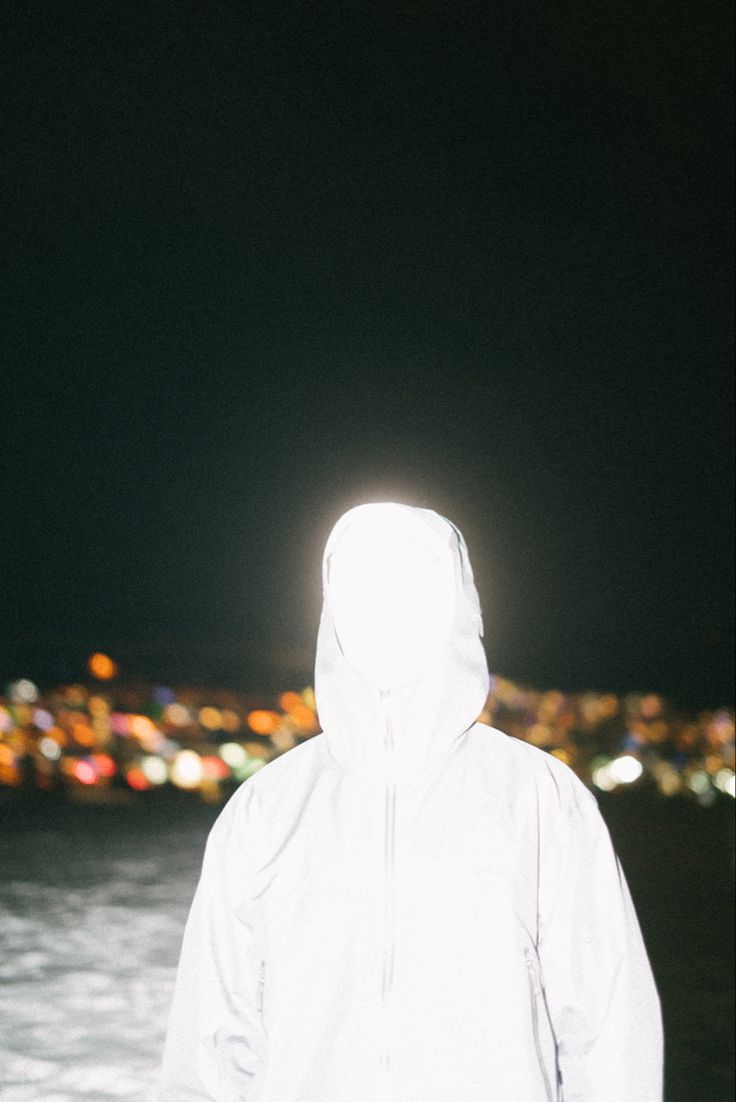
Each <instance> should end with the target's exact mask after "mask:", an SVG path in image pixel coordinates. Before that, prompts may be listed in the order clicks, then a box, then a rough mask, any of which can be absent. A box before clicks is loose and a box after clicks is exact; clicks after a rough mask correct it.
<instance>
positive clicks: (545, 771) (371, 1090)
mask: <svg viewBox="0 0 736 1102" xmlns="http://www.w3.org/2000/svg"><path fill="white" fill-rule="evenodd" d="M323 592H324V604H323V611H322V618H321V622H320V629H319V637H318V642H317V656H316V670H315V674H316V679H315V689H316V696H317V708H318V712H319V718H320V722H321V725H322V728H323V732H322V734H319V735H317V736H316V737H314V738H311V739H309V740H307V741H305V742H304V743H302V744H301V745H299V746H297V747H295V748H294V749H293V750H290V751H288V753H285V754H283V755H282V756H281V757H279V758H277V759H275V760H274V761H272V762H271V763H269V764H268V765H267V766H265V768H263V769H262V770H260V771H259V772H258V773H256V774H254V776H253V777H251V778H250V779H249V780H247V781H246V782H244V783H243V784H242V785H241V786H240V788H239V789H238V790H237V791H236V792H235V793H234V794H233V796H232V797H231V798H230V800H229V801H228V802H227V804H226V805H225V807H224V808H223V810H222V812H221V813H220V816H219V818H218V819H217V821H216V823H215V825H214V826H213V828H212V830H211V831H210V834H209V837H208V839H207V845H206V850H205V854H204V860H203V865H202V871H201V877H200V880H199V884H198V887H197V890H196V893H195V896H194V900H193V903H192V906H191V911H190V914H189V918H188V921H187V924H186V929H185V933H184V940H183V944H182V949H181V957H180V962H179V969H178V974H177V980H176V987H175V993H174V999H173V1004H172V1008H171V1013H170V1017H169V1023H168V1032H167V1037H166V1045H165V1051H164V1058H163V1068H162V1075H161V1086H160V1091H159V1094H158V1099H159V1102H205V1100H206V1102H552V1100H554V1102H661V1098H662V1041H663V1037H662V1024H661V1016H660V1004H659V998H658V994H657V990H656V987H655V983H654V979H653V976H652V972H651V969H650V965H649V961H648V958H647V954H646V950H645V947H644V944H643V940H642V936H641V932H640V928H639V924H638V921H637V918H636V914H635V911H634V907H633V905H632V901H631V897H630V894H629V890H628V887H627V884H626V880H625V878H624V875H623V872H622V870H621V866H620V864H619V861H618V858H617V856H616V854H615V852H614V850H613V848H612V845H611V840H610V836H609V833H608V830H607V828H606V826H605V823H604V821H603V819H602V817H601V815H600V812H599V810H598V806H597V803H596V800H595V797H594V796H593V795H592V793H591V792H590V791H589V790H588V789H587V788H586V787H585V785H584V784H583V783H582V782H581V781H580V780H579V779H578V778H577V777H576V776H575V774H574V773H573V772H572V770H571V769H569V768H568V767H567V766H566V765H564V764H563V763H562V762H560V761H559V760H557V759H556V758H553V757H551V756H549V755H548V754H546V753H544V752H543V751H542V750H539V749H537V748H535V747H533V746H531V745H528V744H527V743H524V742H522V741H520V740H518V739H516V738H512V737H509V736H507V735H505V734H503V733H502V732H500V731H497V730H495V729H494V728H492V727H489V726H487V725H485V724H482V723H478V722H476V719H477V717H478V715H479V714H480V713H481V711H482V709H483V706H484V703H485V701H486V697H487V693H488V689H489V674H488V669H487V665H486V659H485V655H484V651H483V648H482V645H481V641H480V640H481V636H482V633H483V624H482V618H481V611H480V606H479V602H478V595H477V592H476V588H475V585H474V582H473V574H472V570H471V566H470V561H469V559H468V554H467V549H466V546H465V542H464V540H463V537H462V535H461V534H460V532H459V531H458V530H457V528H455V526H454V525H452V524H451V523H450V522H449V521H447V520H445V519H444V517H441V516H439V515H438V514H437V513H435V512H432V511H431V510H426V509H418V508H413V507H409V506H404V505H398V504H394V503H386V504H370V505H363V506H358V507H357V508H355V509H351V510H349V511H348V512H347V513H346V514H345V515H344V516H342V517H341V518H340V520H339V521H338V522H337V524H336V525H335V527H334V528H333V530H332V533H331V535H330V538H329V540H328V543H327V546H326V549H325V554H324V560H323Z"/></svg>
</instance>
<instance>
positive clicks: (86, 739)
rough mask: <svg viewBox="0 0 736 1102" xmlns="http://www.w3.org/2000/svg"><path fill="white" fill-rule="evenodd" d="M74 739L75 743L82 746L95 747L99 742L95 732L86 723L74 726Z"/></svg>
mask: <svg viewBox="0 0 736 1102" xmlns="http://www.w3.org/2000/svg"><path fill="white" fill-rule="evenodd" d="M72 738H73V739H74V741H75V742H78V743H79V745H80V746H94V744H95V743H96V741H97V736H96V735H95V732H94V731H93V730H92V728H91V727H90V725H89V724H88V723H85V722H84V721H82V722H81V723H75V724H74V726H73V728H72Z"/></svg>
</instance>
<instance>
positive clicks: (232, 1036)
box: [157, 782, 260, 1102]
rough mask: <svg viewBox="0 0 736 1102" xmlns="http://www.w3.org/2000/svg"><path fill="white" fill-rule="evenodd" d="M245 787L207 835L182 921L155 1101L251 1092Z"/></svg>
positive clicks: (253, 1040) (253, 1032) (191, 1101)
mask: <svg viewBox="0 0 736 1102" xmlns="http://www.w3.org/2000/svg"><path fill="white" fill-rule="evenodd" d="M245 783H246V784H247V782H245ZM239 794H240V792H239V791H238V792H236V794H235V795H234V796H233V797H231V800H230V802H229V804H227V805H226V806H225V808H224V809H223V811H222V812H221V814H220V817H219V818H218V819H217V821H216V823H215V825H214V826H213V827H212V830H211V831H210V833H209V835H208V838H207V844H206V847H205V853H204V859H203V862H202V868H201V873H200V877H199V882H198V884H197V888H196V891H195V894H194V898H193V901H192V904H191V907H190V910H189V915H188V918H187V921H186V926H185V928H184V936H183V941H182V946H181V952H180V956H179V965H178V969H177V974H176V982H175V985H174V995H173V1000H172V1004H171V1010H170V1013H169V1019H168V1025H167V1031H166V1039H165V1043H164V1051H163V1060H162V1067H161V1072H160V1077H159V1090H158V1093H157V1102H248V1099H249V1098H250V1093H249V1091H250V1084H251V1082H252V1080H253V1077H254V1074H255V1070H256V1066H257V1064H258V1060H259V1056H260V1047H259V1045H260V1042H259V1037H260V1031H259V1028H258V1022H257V1020H256V1019H257V1011H256V1008H255V1003H256V990H257V984H258V976H257V971H256V969H255V968H254V965H253V937H252V931H251V929H250V927H249V926H248V925H247V924H246V922H245V921H244V918H243V912H240V911H239V908H240V907H241V906H242V904H243V902H244V900H245V899H246V898H247V895H248V890H249V888H250V860H249V854H248V850H247V847H245V846H244V844H243V833H244V822H243V820H244V818H245V816H244V815H242V814H241V815H239V816H238V815H236V810H239V811H240V812H241V813H242V812H244V811H245V807H243V806H237V805H239V804H241V801H236V797H237V796H238V795H239ZM242 803H243V804H245V803H247V801H242ZM238 820H240V822H238Z"/></svg>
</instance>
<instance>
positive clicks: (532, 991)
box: [524, 946, 554, 1102]
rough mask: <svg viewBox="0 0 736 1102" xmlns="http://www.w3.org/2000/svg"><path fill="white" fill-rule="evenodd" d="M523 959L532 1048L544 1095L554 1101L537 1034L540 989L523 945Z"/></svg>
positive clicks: (537, 978)
mask: <svg viewBox="0 0 736 1102" xmlns="http://www.w3.org/2000/svg"><path fill="white" fill-rule="evenodd" d="M524 960H525V961H526V967H527V975H528V977H529V998H530V1002H531V1010H532V1033H533V1038H534V1050H535V1052H536V1054H537V1062H538V1064H539V1071H540V1074H541V1076H542V1079H543V1080H544V1092H545V1097H546V1098H547V1102H554V1097H553V1094H552V1086H551V1084H550V1079H549V1072H548V1069H547V1066H546V1064H545V1062H544V1054H543V1052H542V1042H541V1039H540V1035H539V1017H540V1013H541V1012H542V1011H543V1004H542V990H541V986H540V983H539V975H538V973H537V969H536V967H535V964H534V958H533V956H532V951H531V949H529V947H528V946H525V947H524Z"/></svg>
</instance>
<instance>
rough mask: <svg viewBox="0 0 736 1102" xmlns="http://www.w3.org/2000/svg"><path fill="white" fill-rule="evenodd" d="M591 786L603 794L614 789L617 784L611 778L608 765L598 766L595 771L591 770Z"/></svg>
mask: <svg viewBox="0 0 736 1102" xmlns="http://www.w3.org/2000/svg"><path fill="white" fill-rule="evenodd" d="M593 784H594V785H595V786H596V788H600V789H601V790H602V791H603V792H610V791H611V790H612V789H613V788H615V787H616V784H617V782H616V781H615V780H614V779H613V777H612V776H611V766H610V763H609V764H608V765H599V766H598V768H597V769H594V770H593Z"/></svg>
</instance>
